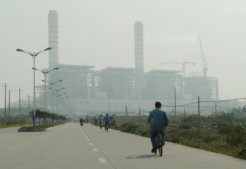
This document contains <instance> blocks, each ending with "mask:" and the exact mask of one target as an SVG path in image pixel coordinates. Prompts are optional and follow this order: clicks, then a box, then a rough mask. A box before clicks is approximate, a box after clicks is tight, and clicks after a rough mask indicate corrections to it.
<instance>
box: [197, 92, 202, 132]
mask: <svg viewBox="0 0 246 169" xmlns="http://www.w3.org/2000/svg"><path fill="white" fill-rule="evenodd" d="M198 129H199V133H200V130H201V109H200V97H199V96H198Z"/></svg>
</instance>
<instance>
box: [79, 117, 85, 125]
mask: <svg viewBox="0 0 246 169" xmlns="http://www.w3.org/2000/svg"><path fill="white" fill-rule="evenodd" d="M79 121H80V125H81V126H83V123H84V119H83V118H82V117H81V118H80V120H79Z"/></svg>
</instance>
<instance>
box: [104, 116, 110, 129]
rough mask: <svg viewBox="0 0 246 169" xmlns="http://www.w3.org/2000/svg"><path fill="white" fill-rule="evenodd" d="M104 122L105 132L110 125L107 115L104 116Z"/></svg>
mask: <svg viewBox="0 0 246 169" xmlns="http://www.w3.org/2000/svg"><path fill="white" fill-rule="evenodd" d="M104 122H105V130H107V129H108V128H109V124H110V117H109V116H108V114H106V116H105V117H104Z"/></svg>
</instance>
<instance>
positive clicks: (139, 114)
mask: <svg viewBox="0 0 246 169" xmlns="http://www.w3.org/2000/svg"><path fill="white" fill-rule="evenodd" d="M138 117H139V121H140V120H141V107H139V110H138Z"/></svg>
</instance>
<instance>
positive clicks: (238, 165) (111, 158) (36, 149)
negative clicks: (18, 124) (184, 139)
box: [0, 123, 246, 169]
mask: <svg viewBox="0 0 246 169" xmlns="http://www.w3.org/2000/svg"><path fill="white" fill-rule="evenodd" d="M16 131H17V128H8V129H0V169H245V168H246V161H245V160H240V159H236V158H232V157H229V156H225V155H221V154H216V153H211V152H207V151H203V150H199V149H194V148H189V147H185V146H181V145H177V144H172V143H166V145H165V147H164V156H163V157H159V156H155V155H152V154H151V153H150V149H151V147H150V141H149V139H148V138H144V137H140V136H135V135H132V134H127V133H122V132H119V131H114V130H109V132H108V133H107V132H106V131H104V130H100V129H99V128H97V127H95V126H92V125H89V124H88V125H84V126H83V127H80V126H79V125H78V124H72V123H70V124H66V125H63V126H60V127H57V128H53V129H51V130H49V131H47V132H37V133H18V132H16Z"/></svg>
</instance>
